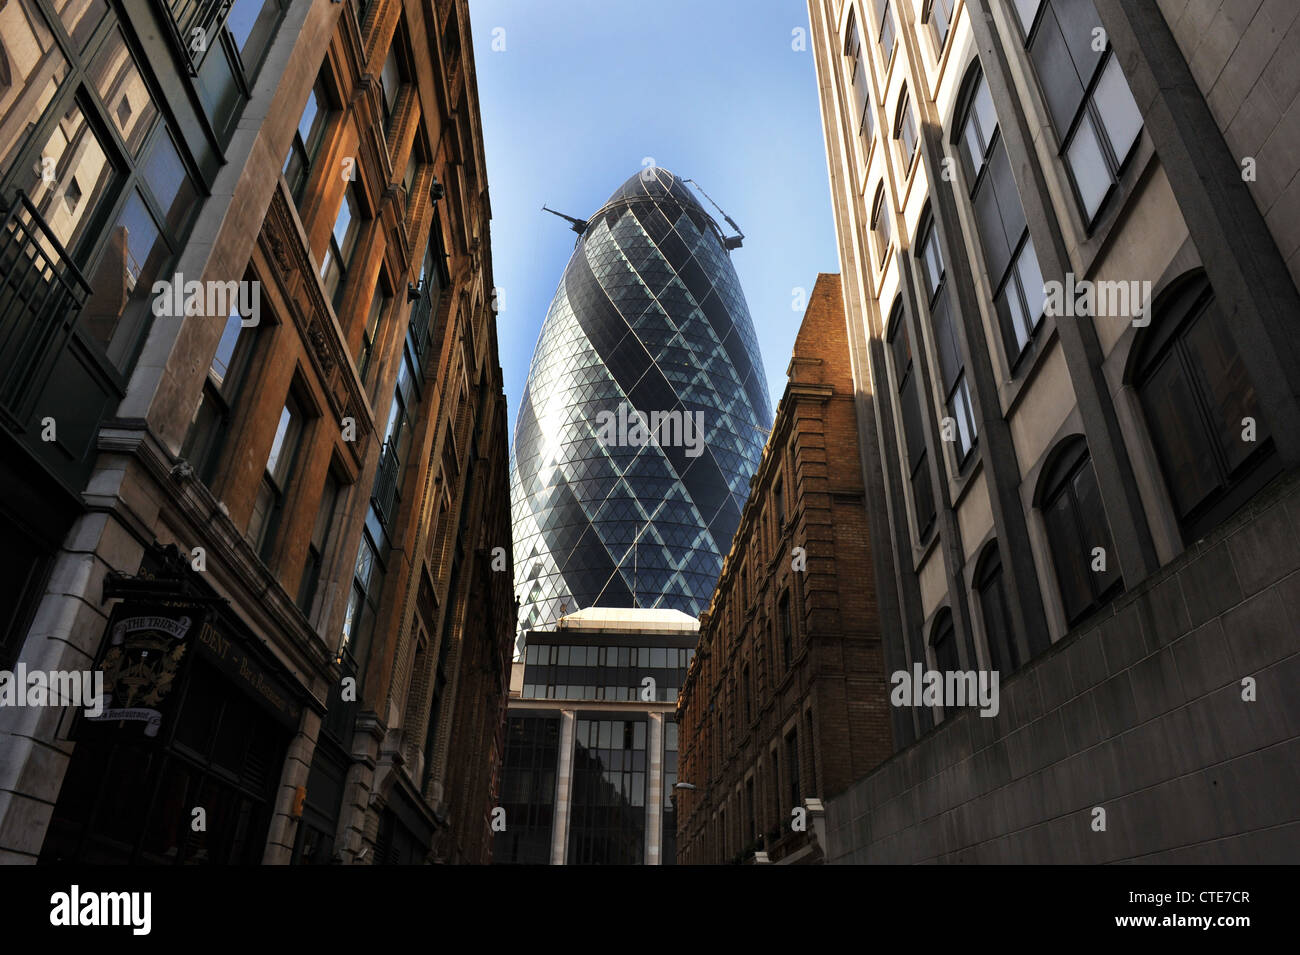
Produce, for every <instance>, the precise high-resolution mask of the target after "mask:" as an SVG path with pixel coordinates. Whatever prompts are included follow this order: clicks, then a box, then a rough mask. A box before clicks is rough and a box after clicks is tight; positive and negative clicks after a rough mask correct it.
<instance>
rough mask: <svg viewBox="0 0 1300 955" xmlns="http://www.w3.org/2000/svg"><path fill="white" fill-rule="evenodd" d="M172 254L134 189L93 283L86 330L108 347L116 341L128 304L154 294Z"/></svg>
mask: <svg viewBox="0 0 1300 955" xmlns="http://www.w3.org/2000/svg"><path fill="white" fill-rule="evenodd" d="M170 254H171V250H170V249H169V248H168V247H167V243H166V242H165V241H163V240H162V239H161V238H160V236H159V234H158V226H157V224H156V223H155V222H154V219H153V216H151V215H150V214H149V211H148V210H147V209H146V208H145V205H144V201H143V199H142V198H141V197H140V193H138V192H136V191H135V190H132V192H131V195H130V196H129V197H128V198H127V200H126V206H125V207H124V208H123V209H122V212H121V214H120V215H119V216H118V219H117V222H116V223H115V224H114V225H113V229H112V231H111V232H110V233H109V237H108V242H107V247H106V248H105V249H104V251H103V253H102V254H101V256H100V259H99V266H98V268H97V269H96V270H95V277H94V280H93V281H92V282H91V285H92V287H93V288H94V290H95V291H94V294H93V295H92V297H91V299H90V301H89V302H88V303H87V304H86V310H85V318H84V319H83V325H84V327H85V328H86V330H87V331H89V332H90V334H91V336H92V337H94V339H95V340H96V341H98V342H99V343H100V344H101V345H103V346H104V348H105V349H107V348H108V347H109V345H110V344H111V343H112V342H113V341H114V335H115V333H116V331H117V327H118V323H119V322H120V321H121V319H122V317H123V316H124V315H125V314H126V311H127V307H128V306H129V305H130V304H131V303H132V302H133V301H142V300H143V299H145V298H148V297H150V296H151V295H152V289H153V283H154V280H155V279H156V278H157V277H158V274H159V272H160V271H161V266H162V264H163V261H164V260H165V259H166V258H167V257H168V256H169V255H170ZM115 351H116V349H115Z"/></svg>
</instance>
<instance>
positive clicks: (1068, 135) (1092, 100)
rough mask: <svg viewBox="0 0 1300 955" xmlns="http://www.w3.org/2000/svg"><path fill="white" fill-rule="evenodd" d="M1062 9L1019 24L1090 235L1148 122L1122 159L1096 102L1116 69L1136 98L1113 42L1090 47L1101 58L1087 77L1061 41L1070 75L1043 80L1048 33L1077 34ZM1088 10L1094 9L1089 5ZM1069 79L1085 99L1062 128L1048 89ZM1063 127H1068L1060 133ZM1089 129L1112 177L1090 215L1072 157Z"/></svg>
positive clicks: (1044, 10) (1046, 3)
mask: <svg viewBox="0 0 1300 955" xmlns="http://www.w3.org/2000/svg"><path fill="white" fill-rule="evenodd" d="M1066 2H1067V3H1073V4H1074V5H1075V6H1076V7H1078V6H1080V4H1079V0H1066ZM1063 6H1064V4H1063V3H1062V0H1039V3H1038V5H1037V9H1036V10H1035V14H1034V18H1033V22H1032V24H1031V25H1030V27H1029V28H1028V29H1025V27H1024V21H1023V18H1022V17H1021V16H1019V15H1018V16H1017V18H1016V19H1017V20H1019V21H1020V26H1021V33H1022V38H1023V42H1024V47H1025V52H1026V54H1027V56H1028V59H1029V65H1030V69H1031V72H1032V73H1033V75H1034V78H1035V80H1036V81H1037V83H1038V85H1039V88H1040V90H1041V91H1042V96H1043V100H1044V103H1045V104H1046V105H1047V116H1046V118H1047V121H1048V124H1049V125H1050V126H1051V128H1052V130H1053V132H1054V133H1055V134H1056V139H1057V143H1058V149H1057V155H1058V156H1059V157H1060V159H1061V162H1062V163H1063V164H1064V166H1065V171H1066V175H1067V178H1068V179H1069V181H1070V188H1071V191H1072V192H1073V193H1074V198H1075V204H1076V207H1077V209H1078V211H1079V215H1080V217H1081V219H1082V222H1083V225H1084V228H1085V230H1086V231H1087V232H1088V233H1091V232H1092V230H1093V229H1094V228H1095V227H1096V225H1097V223H1098V221H1099V220H1100V219H1101V218H1102V216H1103V215H1104V213H1105V211H1106V209H1107V206H1108V205H1109V203H1110V201H1111V199H1112V197H1113V196H1114V195H1115V194H1116V192H1117V190H1118V187H1119V180H1120V177H1121V176H1122V175H1123V173H1124V169H1125V168H1126V167H1127V165H1128V163H1129V161H1130V160H1131V159H1132V157H1133V156H1134V155H1135V154H1136V152H1137V144H1138V142H1140V141H1141V138H1142V129H1143V127H1144V126H1145V121H1144V120H1142V121H1141V122H1140V123H1139V125H1138V129H1137V133H1136V135H1135V136H1134V138H1133V141H1132V142H1131V143H1129V145H1128V146H1127V147H1126V148H1125V149H1124V151H1123V154H1122V155H1121V154H1120V150H1119V149H1118V147H1117V146H1116V144H1115V143H1113V142H1112V141H1111V131H1110V128H1109V126H1108V125H1107V123H1106V114H1105V113H1104V111H1103V110H1102V108H1101V106H1100V104H1099V103H1098V102H1097V93H1098V88H1099V86H1100V84H1101V80H1102V77H1103V76H1104V75H1105V73H1106V71H1107V70H1108V69H1110V68H1111V67H1112V66H1113V67H1115V68H1116V69H1117V70H1118V71H1119V78H1120V79H1121V80H1122V81H1123V83H1124V87H1125V90H1126V91H1127V92H1128V94H1129V98H1130V100H1132V99H1133V96H1132V90H1131V88H1129V86H1128V77H1127V76H1125V75H1124V70H1123V68H1122V67H1121V66H1120V65H1119V60H1118V58H1117V57H1116V55H1115V51H1114V47H1112V46H1111V44H1110V41H1109V38H1108V39H1107V41H1106V46H1105V48H1104V49H1103V50H1101V51H1100V52H1098V51H1095V50H1092V49H1091V46H1089V49H1090V52H1092V53H1094V54H1096V56H1095V57H1093V58H1092V59H1093V60H1094V62H1093V63H1092V66H1091V72H1090V73H1089V74H1088V75H1087V76H1086V77H1085V76H1083V75H1082V73H1080V72H1079V67H1080V65H1079V63H1077V62H1075V61H1074V56H1073V52H1072V51H1071V50H1070V46H1069V43H1068V40H1062V41H1061V42H1063V43H1064V53H1065V55H1066V58H1067V62H1068V64H1069V65H1070V67H1071V69H1070V70H1069V71H1065V70H1064V66H1062V67H1061V72H1059V73H1057V72H1055V71H1053V72H1052V73H1051V74H1050V76H1048V77H1045V76H1044V75H1042V73H1041V71H1040V70H1039V68H1038V62H1037V60H1036V57H1037V56H1038V55H1039V52H1040V50H1039V45H1040V44H1042V45H1043V48H1044V49H1045V48H1046V47H1047V46H1048V45H1050V44H1051V40H1052V32H1049V31H1055V33H1056V35H1057V36H1058V37H1062V36H1064V33H1063V32H1062V31H1066V32H1071V33H1072V32H1077V31H1071V30H1070V29H1069V28H1067V27H1066V26H1065V25H1064V24H1063V23H1061V22H1060V20H1059V19H1058V17H1057V8H1058V7H1063ZM1089 6H1091V3H1090V2H1089ZM1070 12H1071V14H1074V13H1076V12H1077V11H1076V10H1075V9H1073V8H1071V9H1070ZM1017 13H1019V11H1017ZM1093 15H1094V16H1096V8H1095V7H1093ZM1096 26H1097V27H1098V28H1101V29H1103V30H1104V27H1103V26H1102V24H1101V18H1100V17H1099V16H1098V17H1096ZM1060 52H1061V51H1060V50H1058V51H1057V53H1058V54H1059V53H1060ZM1050 60H1051V61H1052V62H1053V63H1054V64H1058V63H1059V61H1060V57H1059V55H1054V56H1052V57H1050ZM1068 77H1074V78H1075V79H1076V81H1078V82H1079V83H1080V84H1081V87H1082V92H1081V94H1080V98H1079V102H1078V103H1077V104H1076V106H1075V109H1074V114H1073V116H1071V117H1070V118H1069V119H1068V121H1066V122H1065V123H1064V124H1062V123H1061V122H1060V120H1062V119H1064V117H1063V116H1057V115H1054V107H1053V102H1054V101H1055V100H1056V99H1057V97H1056V96H1053V95H1051V93H1050V92H1049V88H1048V87H1049V85H1051V84H1056V83H1059V82H1066V81H1067V80H1066V78H1068ZM1059 95H1065V93H1064V92H1062V93H1060V94H1059ZM1133 106H1134V108H1135V109H1137V110H1138V115H1139V118H1141V111H1140V108H1138V107H1137V104H1136V102H1133ZM1062 125H1063V126H1064V128H1061V126H1062ZM1085 127H1087V128H1089V129H1091V131H1092V134H1093V136H1094V139H1095V146H1096V148H1097V153H1098V155H1099V156H1100V158H1101V160H1102V169H1101V170H1100V171H1101V172H1104V173H1105V175H1106V176H1107V177H1108V178H1109V182H1108V184H1107V185H1106V187H1105V189H1104V190H1103V192H1102V194H1101V196H1100V197H1099V198H1098V199H1097V201H1096V206H1095V208H1093V209H1092V210H1091V211H1089V209H1088V203H1087V200H1086V199H1085V197H1084V194H1083V189H1082V186H1081V184H1080V176H1079V174H1078V172H1076V170H1075V163H1074V161H1073V159H1072V158H1071V150H1072V148H1073V147H1074V146H1075V144H1076V143H1077V142H1078V138H1079V137H1080V136H1081V135H1083V130H1084V128H1085Z"/></svg>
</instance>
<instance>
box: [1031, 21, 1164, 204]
mask: <svg viewBox="0 0 1300 955" xmlns="http://www.w3.org/2000/svg"><path fill="white" fill-rule="evenodd" d="M1016 12H1017V13H1018V14H1019V18H1020V26H1021V29H1022V30H1023V31H1024V36H1025V46H1026V47H1027V48H1028V51H1029V59H1030V60H1031V61H1032V62H1033V65H1034V73H1035V74H1036V75H1037V77H1038V85H1039V87H1040V88H1041V89H1042V91H1043V99H1044V100H1045V101H1046V103H1047V111H1048V113H1049V115H1050V118H1051V121H1052V126H1053V128H1054V129H1055V130H1056V136H1057V139H1058V140H1059V142H1060V148H1061V155H1062V156H1063V157H1064V158H1065V164H1066V167H1067V168H1068V169H1069V172H1070V179H1071V182H1072V183H1073V185H1074V192H1075V198H1076V199H1077V200H1078V202H1079V207H1080V209H1081V210H1082V211H1083V218H1084V221H1085V223H1086V224H1089V225H1090V224H1091V223H1092V222H1093V221H1094V220H1095V219H1096V218H1097V213H1098V212H1099V211H1100V210H1101V206H1102V204H1103V203H1104V202H1105V201H1106V197H1107V196H1108V195H1110V192H1111V189H1112V188H1114V186H1115V183H1116V182H1118V180H1119V171H1120V169H1122V168H1123V166H1124V163H1125V161H1126V160H1127V159H1128V156H1129V154H1130V153H1131V152H1132V151H1133V146H1134V144H1135V143H1136V142H1137V140H1138V136H1139V134H1141V132H1142V112H1141V110H1139V109H1138V105H1137V103H1136V102H1135V101H1134V99H1133V94H1132V92H1130V90H1129V87H1128V81H1127V80H1126V79H1125V78H1124V71H1123V70H1122V69H1120V65H1119V60H1118V58H1117V57H1116V56H1115V55H1114V51H1113V50H1112V49H1111V46H1110V43H1109V42H1108V41H1106V40H1105V36H1106V33H1105V29H1104V28H1103V27H1102V23H1101V18H1100V17H1099V16H1097V11H1096V9H1095V8H1094V7H1093V4H1092V0H1016ZM1098 38H1100V39H1101V40H1102V41H1103V42H1104V44H1105V45H1104V46H1103V47H1102V49H1100V50H1098V49H1097V40H1098Z"/></svg>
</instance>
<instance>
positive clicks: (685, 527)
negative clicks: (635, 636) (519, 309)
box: [511, 167, 772, 632]
mask: <svg viewBox="0 0 1300 955" xmlns="http://www.w3.org/2000/svg"><path fill="white" fill-rule="evenodd" d="M575 229H580V230H581V237H580V238H579V239H578V241H577V244H576V246H575V248H574V251H573V255H572V257H571V258H570V259H569V264H568V266H567V267H566V268H565V270H564V276H563V278H562V279H561V281H560V286H559V288H558V289H557V290H556V292H555V298H554V299H553V300H552V302H551V306H550V309H549V311H548V312H547V315H546V320H545V322H544V323H543V325H542V330H541V334H540V336H539V337H538V341H537V347H536V349H535V351H534V353H533V360H532V366H531V368H530V369H529V373H528V384H527V387H526V388H525V391H524V396H523V401H522V403H521V405H520V409H519V417H518V421H517V423H516V427H515V442H514V448H513V453H512V461H511V499H512V507H513V517H512V520H513V525H514V550H515V573H516V581H515V584H516V586H515V591H516V593H517V594H518V595H519V598H520V604H521V606H520V629H521V632H522V631H523V630H526V629H533V628H547V627H550V626H551V625H553V623H554V621H555V620H556V619H557V618H558V617H560V616H561V615H562V614H564V613H572V612H573V611H575V610H578V609H580V608H586V607H592V606H601V607H658V608H669V609H674V610H680V611H683V612H684V613H687V614H690V615H691V616H697V615H698V614H699V613H700V611H702V610H703V609H704V608H705V606H706V604H707V601H708V599H709V596H710V595H711V594H712V592H713V588H714V585H715V584H716V582H717V578H718V572H719V571H720V569H721V565H722V556H723V555H724V554H725V553H726V552H727V550H728V548H729V547H730V546H731V538H732V535H733V534H734V533H735V530H736V527H737V525H738V524H739V521H740V512H741V508H742V507H743V506H744V503H745V500H746V498H747V497H748V495H749V479H750V476H751V475H752V474H753V473H754V471H755V469H756V468H757V466H758V462H759V459H760V456H761V454H762V450H763V444H764V442H765V441H766V439H767V433H768V430H769V428H770V427H771V422H772V411H771V406H770V404H769V402H768V396H767V383H766V377H765V375H764V372H763V365H762V360H761V358H760V356H759V351H758V342H757V340H756V338H755V336H754V328H753V324H752V322H751V321H750V317H749V310H748V308H747V307H746V305H745V298H744V295H743V294H742V293H741V290H740V283H739V281H738V279H737V278H736V273H735V270H734V269H733V268H732V265H731V260H730V253H729V251H728V249H727V247H726V245H725V244H724V239H723V235H722V232H721V230H720V229H719V228H718V225H717V223H716V222H714V220H713V218H712V217H711V216H710V215H709V214H708V213H706V212H705V211H704V209H703V207H702V206H701V205H700V203H699V202H698V201H697V200H696V198H695V196H694V194H693V193H692V192H691V191H690V189H689V188H688V187H687V186H686V185H685V184H684V183H683V182H682V180H680V179H678V178H677V177H676V176H674V175H673V174H672V173H670V172H668V171H667V170H665V169H660V168H655V167H651V168H648V169H645V170H642V171H641V172H639V173H637V174H636V175H634V176H632V177H631V178H630V179H628V180H627V182H625V183H623V185H622V186H620V187H619V188H618V190H617V191H615V192H614V194H613V195H612V196H610V198H609V200H608V201H607V202H606V203H605V204H604V205H603V206H601V207H600V209H599V210H597V211H596V213H595V214H594V215H592V216H591V217H590V218H589V219H588V220H586V222H585V223H582V222H580V223H578V224H577V225H576V226H575ZM637 413H639V415H640V422H641V427H639V428H638V426H637V425H638V415H637ZM697 426H698V429H699V430H698V432H697V431H696V427H697Z"/></svg>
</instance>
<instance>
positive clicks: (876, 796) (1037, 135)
mask: <svg viewBox="0 0 1300 955" xmlns="http://www.w3.org/2000/svg"><path fill="white" fill-rule="evenodd" d="M809 11H810V18H811V25H812V34H813V37H814V43H813V44H812V48H813V50H814V55H815V61H816V66H817V73H818V79H819V87H820V95H821V106H822V117H823V125H824V128H825V133H826V141H827V155H828V170H829V174H830V180H831V191H832V199H833V207H834V212H835V219H836V228H837V233H838V240H839V246H840V256H841V267H842V272H843V276H844V301H845V317H846V322H847V327H848V333H849V337H850V351H851V354H852V361H853V369H854V381H855V384H856V387H857V390H858V394H859V419H858V420H859V426H860V428H861V435H862V440H861V448H862V451H863V467H864V471H865V473H866V475H867V495H866V497H867V510H868V515H869V527H870V531H871V535H872V543H873V556H874V558H875V567H876V578H875V582H876V590H877V594H878V596H879V605H880V615H881V628H882V631H883V632H884V633H886V634H888V635H889V638H888V639H887V640H886V643H885V647H884V650H885V655H886V661H887V666H888V668H889V670H890V671H891V673H892V672H894V671H909V672H910V671H911V670H912V669H913V668H914V667H915V668H920V669H921V670H935V671H940V672H959V671H960V672H972V673H973V672H983V673H985V674H990V673H997V674H998V675H999V676H1000V678H1001V705H1000V710H999V712H998V713H997V715H996V716H990V717H987V718H986V717H981V716H980V715H979V713H978V712H976V711H974V710H973V709H972V708H969V707H962V706H961V705H960V704H959V703H958V701H956V700H955V699H948V700H946V701H942V702H930V701H927V702H924V703H921V704H919V705H905V706H897V707H894V708H893V735H894V740H895V744H896V746H897V747H898V749H899V750H900V752H899V753H898V755H896V756H895V757H894V758H893V759H892V760H891V761H889V762H888V763H886V764H885V765H884V766H882V767H881V768H880V769H878V770H876V771H875V772H873V773H872V774H869V775H868V776H866V777H864V778H863V779H862V780H860V781H859V782H858V783H857V784H856V785H855V786H854V787H853V789H852V791H851V792H850V793H847V794H845V795H844V796H842V797H840V798H839V799H838V800H832V801H831V803H830V804H829V806H828V807H827V809H828V821H827V825H828V829H829V831H830V833H831V836H830V843H831V850H830V856H831V857H832V859H833V860H836V861H873V862H874V861H919V860H935V859H939V860H955V859H963V860H978V861H986V860H999V861H1035V862H1042V861H1064V860H1077V861H1101V860H1114V859H1125V858H1126V859H1138V858H1141V859H1144V860H1147V859H1154V858H1159V859H1171V860H1172V859H1179V860H1187V861H1191V860H1196V861H1219V862H1229V861H1250V860H1256V859H1259V858H1281V857H1282V855H1284V854H1285V853H1286V852H1287V851H1289V852H1290V854H1291V855H1292V857H1294V852H1295V845H1296V843H1295V838H1296V832H1297V819H1296V813H1295V809H1294V805H1293V804H1292V805H1290V806H1287V805H1286V800H1285V799H1283V798H1281V797H1280V796H1279V799H1278V800H1277V804H1276V805H1270V806H1269V807H1262V805H1252V804H1250V802H1249V799H1248V796H1247V794H1248V793H1249V792H1270V793H1272V792H1276V793H1281V792H1283V791H1284V790H1285V789H1286V787H1287V786H1289V785H1290V784H1289V783H1288V782H1287V779H1288V778H1289V776H1288V773H1289V770H1288V769H1287V768H1286V767H1287V766H1288V764H1293V763H1294V755H1293V753H1294V747H1295V746H1296V730H1295V727H1296V725H1297V722H1296V703H1295V696H1294V694H1291V693H1289V691H1288V690H1287V689H1286V688H1287V686H1288V681H1287V679H1286V677H1287V676H1288V675H1289V671H1288V667H1292V668H1293V662H1294V660H1295V655H1296V651H1297V649H1300V644H1298V642H1297V633H1300V631H1297V628H1296V625H1295V624H1296V621H1295V619H1294V616H1293V611H1291V610H1288V609H1286V600H1285V597H1284V595H1283V594H1282V593H1281V592H1280V591H1279V590H1278V588H1282V589H1283V590H1285V588H1287V587H1293V586H1294V582H1295V580H1296V578H1295V576H1294V567H1295V562H1294V561H1293V560H1292V559H1291V556H1292V555H1291V553H1290V550H1289V549H1288V547H1287V546H1286V545H1284V544H1283V541H1285V540H1287V539H1289V537H1290V536H1292V535H1293V530H1292V529H1291V528H1293V525H1292V523H1291V521H1292V519H1293V516H1294V515H1293V511H1292V507H1293V506H1292V504H1291V503H1290V501H1291V499H1292V491H1291V490H1290V488H1291V487H1293V482H1294V476H1295V470H1296V465H1297V464H1300V405H1298V404H1297V395H1298V394H1300V350H1298V347H1297V341H1296V338H1295V336H1294V334H1292V333H1291V332H1290V331H1289V330H1288V329H1289V326H1290V325H1291V324H1293V319H1292V316H1294V315H1295V314H1296V313H1297V308H1300V295H1298V294H1297V287H1296V277H1297V275H1298V274H1300V267H1298V262H1300V260H1298V259H1297V246H1298V245H1300V238H1298V237H1297V234H1296V230H1295V225H1294V223H1295V221H1296V217H1295V215H1294V212H1295V209H1296V205H1297V203H1298V202H1300V190H1297V188H1296V185H1295V183H1296V182H1297V179H1296V173H1297V171H1300V153H1297V151H1296V149H1295V148H1293V147H1294V144H1295V141H1296V136H1297V131H1298V130H1300V110H1297V109H1296V107H1295V104H1296V102H1297V98H1296V97H1297V93H1298V92H1300V87H1298V86H1297V84H1296V82H1295V75H1294V74H1295V71H1294V69H1293V68H1292V65H1293V64H1294V62H1295V53H1296V49H1297V40H1298V39H1300V22H1298V21H1297V11H1296V10H1295V9H1294V7H1293V5H1289V4H1279V3H1258V2H1253V0H1252V2H1246V3H1222V4H1220V3H1217V2H1208V3H1195V2H1191V3H1189V2H1183V0H1168V2H1166V0H1159V2H1157V0H1123V2H1121V0H893V2H887V0H811V2H810V3H809ZM1102 661H1104V662H1102ZM1290 682H1291V683H1293V682H1294V680H1293V679H1292V680H1291V681H1290ZM943 702H946V703H947V707H946V708H945V706H944V705H943ZM1189 721H1190V722H1189ZM1193 726H1198V727H1203V728H1202V729H1201V730H1195V731H1194V730H1193V728H1192V727H1193ZM1209 726H1213V727H1216V729H1208V728H1204V727H1209ZM1191 734H1194V735H1191ZM1284 806H1285V807H1286V808H1283V807H1284ZM1097 809H1104V810H1107V809H1108V810H1109V813H1110V819H1111V822H1110V828H1109V829H1108V830H1105V831H1102V830H1099V829H1095V828H1093V826H1092V822H1093V820H1094V818H1096V816H1095V813H1094V810H1097ZM1174 817H1179V818H1180V822H1179V823H1178V824H1177V825H1164V824H1163V822H1162V820H1167V819H1170V818H1174ZM1270 829H1271V835H1269V836H1265V835H1264V833H1265V832H1266V831H1268V830H1270ZM1288 847H1289V848H1288Z"/></svg>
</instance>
